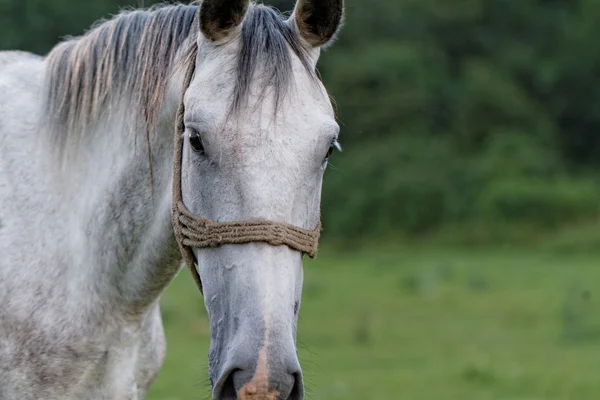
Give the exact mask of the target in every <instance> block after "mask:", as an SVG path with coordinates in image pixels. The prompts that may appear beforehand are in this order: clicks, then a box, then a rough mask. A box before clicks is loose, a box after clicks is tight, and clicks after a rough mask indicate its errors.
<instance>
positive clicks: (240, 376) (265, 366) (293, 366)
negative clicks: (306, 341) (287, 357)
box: [215, 351, 304, 400]
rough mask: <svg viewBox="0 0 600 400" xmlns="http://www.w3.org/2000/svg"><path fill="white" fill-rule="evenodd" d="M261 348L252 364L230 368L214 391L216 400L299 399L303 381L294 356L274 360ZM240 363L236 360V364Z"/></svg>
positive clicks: (302, 393) (301, 393) (302, 391)
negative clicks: (215, 391) (289, 359)
mask: <svg viewBox="0 0 600 400" xmlns="http://www.w3.org/2000/svg"><path fill="white" fill-rule="evenodd" d="M275 359H276V358H271V359H267V357H266V355H265V354H264V352H263V351H261V353H260V354H259V357H258V361H257V363H256V366H255V367H254V368H236V369H234V370H232V371H231V372H230V373H229V375H228V376H227V378H226V380H225V381H224V384H223V386H222V387H221V388H220V389H221V390H220V391H219V392H220V393H215V394H216V398H217V399H219V400H234V399H237V400H302V399H303V398H304V385H303V383H302V371H301V369H300V365H299V364H298V362H297V360H294V361H291V362H280V363H277V362H275ZM238 365H239V364H238Z"/></svg>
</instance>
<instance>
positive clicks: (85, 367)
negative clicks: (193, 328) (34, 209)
mask: <svg viewBox="0 0 600 400" xmlns="http://www.w3.org/2000/svg"><path fill="white" fill-rule="evenodd" d="M157 317H158V319H157ZM6 326H7V325H6ZM6 326H0V332H1V331H2V330H3V328H6ZM31 328H32V329H26V330H24V329H23V327H22V326H21V327H20V329H19V332H20V334H19V335H12V334H10V332H9V334H8V335H4V336H3V337H2V335H0V337H1V338H0V383H1V385H0V400H12V399H15V400H17V399H18V400H29V399H31V400H33V399H42V398H43V399H48V400H54V399H64V400H88V399H89V400H92V399H93V400H103V399H106V400H108V399H111V400H113V399H114V400H121V399H122V400H139V399H142V398H143V397H144V395H145V392H146V390H147V388H148V387H149V386H150V384H151V383H152V381H153V380H154V378H155V377H156V375H157V374H158V370H159V369H160V366H161V365H162V361H163V358H164V353H165V348H164V346H165V344H164V343H165V342H164V334H163V331H162V324H161V323H160V315H158V309H156V311H155V312H153V313H152V315H151V316H150V318H148V319H147V320H146V321H144V322H143V323H142V324H141V325H139V326H135V327H131V326H127V327H123V326H113V327H102V328H101V329H99V330H98V331H103V332H104V333H102V334H96V335H91V336H90V335H87V336H83V335H78V334H77V333H76V332H69V331H68V330H67V331H64V332H63V334H62V335H60V336H56V335H54V334H52V335H48V334H44V333H41V331H40V330H36V329H35V327H33V326H31ZM2 366H10V368H3V367H2Z"/></svg>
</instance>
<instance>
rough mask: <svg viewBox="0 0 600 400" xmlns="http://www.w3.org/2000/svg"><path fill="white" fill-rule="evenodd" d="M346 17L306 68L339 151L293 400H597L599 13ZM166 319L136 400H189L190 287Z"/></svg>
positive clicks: (524, 10) (42, 38) (304, 318)
mask: <svg viewBox="0 0 600 400" xmlns="http://www.w3.org/2000/svg"><path fill="white" fill-rule="evenodd" d="M151 3H153V2H150V1H148V2H144V3H142V2H136V1H125V0H88V1H86V2H83V3H82V2H79V1H76V0H55V1H53V2H48V1H41V0H0V48H1V49H24V50H30V51H34V52H37V53H40V54H44V53H46V52H47V51H48V50H49V49H50V48H51V47H52V46H53V45H55V44H56V43H57V41H59V40H60V38H61V37H64V36H65V35H79V34H81V33H83V32H84V31H85V30H86V29H87V28H88V27H89V26H90V25H91V24H92V23H93V22H94V21H96V20H98V19H99V18H106V17H109V16H110V14H114V13H116V12H118V10H119V8H122V7H125V6H142V5H143V6H148V5H150V4H151ZM268 3H269V4H271V5H274V6H276V7H278V8H279V9H281V10H284V11H286V10H291V9H292V7H293V1H292V0H272V1H268ZM346 10H347V13H346V26H345V28H344V29H343V31H342V33H341V35H340V36H339V39H338V41H337V43H336V44H335V45H334V46H333V47H331V48H330V49H328V50H327V51H326V52H324V53H323V55H322V57H321V61H320V70H321V73H322V76H323V80H324V82H325V84H326V86H327V88H328V89H329V91H330V92H331V94H332V96H333V97H334V98H335V99H336V102H337V107H338V113H339V120H340V123H341V125H342V136H341V138H342V144H343V146H344V152H343V153H341V154H336V155H335V156H334V157H333V158H332V160H331V163H330V167H329V169H328V171H327V173H326V179H325V185H324V194H323V220H324V228H325V230H324V238H323V246H322V249H321V253H320V256H319V258H318V259H317V260H316V261H308V262H307V263H306V264H305V268H306V272H305V275H306V283H305V289H304V295H303V307H302V312H301V317H300V324H299V342H300V343H299V347H300V356H301V360H302V362H303V365H304V369H305V373H306V379H307V390H308V396H307V398H308V399H336V398H339V399H351V400H353V399H357V400H358V399H361V400H364V399H523V400H525V399H527V400H533V399H597V398H599V397H600V394H599V393H600V379H598V377H599V374H600V298H599V297H598V296H599V295H600V291H598V287H599V284H600V251H599V250H600V219H599V211H600V208H599V207H600V131H599V129H600V51H598V38H599V37H600V1H598V0H523V1H516V0H370V1H359V0H347V5H346ZM163 309H164V319H165V325H166V330H167V335H168V343H169V345H168V346H169V349H168V358H167V361H166V364H165V367H164V369H163V371H162V372H161V375H160V377H159V379H158V380H157V382H156V384H155V386H154V388H153V391H152V392H151V393H150V396H149V397H150V399H155V400H158V399H163V400H168V399H171V400H175V399H190V398H204V397H206V396H208V387H207V383H206V378H205V377H206V361H205V360H206V354H207V346H208V338H209V334H208V322H207V318H206V313H205V311H204V307H203V304H202V300H201V298H200V297H199V295H198V294H197V293H196V291H195V289H194V287H193V282H192V281H191V279H190V277H189V276H188V275H187V273H183V274H182V275H181V276H180V277H178V278H177V279H176V281H175V282H174V283H173V285H172V286H171V287H170V288H169V289H168V291H167V293H166V295H165V296H164V299H163Z"/></svg>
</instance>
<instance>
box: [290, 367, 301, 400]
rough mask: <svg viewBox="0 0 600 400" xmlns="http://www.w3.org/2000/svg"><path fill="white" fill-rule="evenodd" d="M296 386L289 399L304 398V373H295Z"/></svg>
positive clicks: (298, 399) (297, 399)
mask: <svg viewBox="0 0 600 400" xmlns="http://www.w3.org/2000/svg"><path fill="white" fill-rule="evenodd" d="M293 376H294V386H293V387H292V392H291V393H290V395H289V397H288V398H287V400H302V399H304V385H303V384H302V374H300V373H295V374H294V375H293Z"/></svg>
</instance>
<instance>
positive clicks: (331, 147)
mask: <svg viewBox="0 0 600 400" xmlns="http://www.w3.org/2000/svg"><path fill="white" fill-rule="evenodd" d="M334 150H337V151H342V146H340V143H339V142H338V141H337V139H334V140H333V141H332V142H331V144H330V145H329V150H327V154H326V155H325V160H323V162H327V160H329V157H331V155H332V154H333V151H334Z"/></svg>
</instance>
